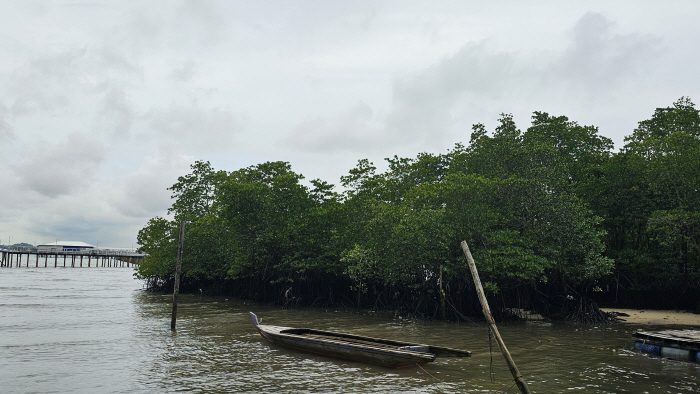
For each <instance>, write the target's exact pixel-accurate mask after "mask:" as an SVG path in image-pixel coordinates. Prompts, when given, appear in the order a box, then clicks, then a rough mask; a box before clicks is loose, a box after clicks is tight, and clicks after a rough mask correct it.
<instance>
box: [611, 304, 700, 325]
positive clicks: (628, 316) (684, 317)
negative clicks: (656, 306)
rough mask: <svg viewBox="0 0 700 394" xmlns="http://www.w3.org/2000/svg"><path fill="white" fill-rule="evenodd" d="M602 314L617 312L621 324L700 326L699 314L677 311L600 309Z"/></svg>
mask: <svg viewBox="0 0 700 394" xmlns="http://www.w3.org/2000/svg"><path fill="white" fill-rule="evenodd" d="M601 310H602V311H604V312H617V313H620V314H621V315H619V316H618V318H620V319H621V320H623V321H622V322H623V323H626V324H649V325H686V326H700V314H696V313H691V312H685V311H677V310H647V309H622V308H601Z"/></svg>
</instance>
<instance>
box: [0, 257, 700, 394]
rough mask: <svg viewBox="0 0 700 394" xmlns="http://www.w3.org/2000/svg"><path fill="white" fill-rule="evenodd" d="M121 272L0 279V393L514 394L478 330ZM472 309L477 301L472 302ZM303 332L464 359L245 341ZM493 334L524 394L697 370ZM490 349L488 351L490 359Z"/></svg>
mask: <svg viewBox="0 0 700 394" xmlns="http://www.w3.org/2000/svg"><path fill="white" fill-rule="evenodd" d="M132 274H133V270H131V269H128V268H104V269H103V268H100V269H79V268H65V269H63V268H9V269H8V268H2V269H0V392H2V393H171V392H196V393H236V392H260V393H274V392H288V393H317V392H325V393H370V392H379V393H457V392H470V393H496V392H505V393H517V392H518V390H517V388H516V387H515V386H514V385H513V384H512V378H511V376H510V373H509V371H508V368H507V366H506V364H505V362H504V361H503V358H502V356H501V354H500V352H499V350H498V347H497V345H496V343H495V341H491V342H489V337H488V331H487V328H486V326H485V324H483V323H460V324H456V323H434V322H423V321H411V320H403V319H399V318H397V317H395V316H390V315H385V314H382V315H375V314H371V313H357V312H354V311H343V310H325V309H301V310H284V309H280V308H274V307H270V306H266V305H258V304H254V303H246V302H242V301H237V300H230V299H226V298H223V297H220V298H219V297H217V298H209V297H200V296H192V295H181V296H180V299H179V300H180V302H179V305H178V330H177V332H176V333H175V334H173V333H171V331H170V311H171V304H170V303H171V301H172V296H167V295H158V294H151V293H148V292H145V291H143V290H142V283H141V282H139V281H137V280H135V279H133V277H132ZM475 302H476V301H475ZM249 311H254V312H256V313H257V314H258V316H260V317H262V319H263V322H264V323H267V324H274V325H282V326H293V327H298V326H306V327H312V328H318V329H324V330H334V331H342V332H348V333H354V334H361V335H367V336H373V337H381V338H390V339H400V340H406V341H412V342H418V343H427V344H434V345H440V346H449V347H454V348H460V349H466V350H471V351H472V352H473V354H472V357H471V358H468V359H438V360H437V361H436V362H434V363H431V364H428V365H426V366H423V367H422V368H419V367H413V368H406V369H399V370H392V369H387V368H383V367H379V366H372V365H366V364H361V363H355V362H349V361H344V360H336V359H331V358H325V357H322V356H316V355H311V354H306V353H302V352H298V351H294V350H288V349H285V348H282V347H279V346H276V345H273V344H270V343H268V342H265V341H264V340H262V338H260V336H259V335H258V334H257V333H256V331H255V329H254V327H253V326H252V323H251V322H250V318H249V316H248V312H249ZM659 328H660V327H653V326H642V325H640V326H632V325H614V326H600V327H593V326H589V327H584V326H576V325H571V324H561V323H559V324H549V323H540V322H530V323H499V330H500V332H501V335H502V336H503V338H504V340H505V343H506V345H507V346H508V348H509V350H510V351H511V354H512V356H513V359H514V360H515V362H516V363H517V364H518V367H519V368H520V371H521V372H522V373H523V375H524V377H525V379H526V381H527V382H528V385H529V387H530V390H531V391H532V392H533V393H571V392H581V393H698V392H700V364H695V363H686V362H680V361H674V360H665V359H660V358H653V357H648V356H645V355H641V354H639V353H636V352H634V351H632V350H631V349H632V345H633V341H632V337H631V335H632V332H633V331H634V330H635V329H646V330H653V329H659ZM490 349H492V351H490Z"/></svg>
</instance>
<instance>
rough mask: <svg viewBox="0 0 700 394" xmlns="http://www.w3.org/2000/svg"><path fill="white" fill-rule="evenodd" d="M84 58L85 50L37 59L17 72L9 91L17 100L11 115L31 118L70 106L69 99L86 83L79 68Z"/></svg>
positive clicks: (11, 107)
mask: <svg viewBox="0 0 700 394" xmlns="http://www.w3.org/2000/svg"><path fill="white" fill-rule="evenodd" d="M85 54H86V50H85V49H84V48H82V49H73V50H69V51H64V52H60V53H56V54H52V55H46V56H43V57H39V58H36V59H34V60H31V61H30V62H28V63H27V64H25V65H23V66H22V67H19V68H17V69H16V70H15V72H14V75H13V76H12V79H11V82H10V83H9V88H8V93H10V95H11V97H14V102H13V103H12V105H11V106H10V110H11V111H12V113H13V114H14V115H28V114H32V113H35V112H37V111H51V110H54V109H56V108H59V107H65V106H67V105H68V103H69V102H70V99H69V97H70V96H72V95H74V94H75V93H76V92H77V91H79V90H80V89H81V88H82V87H83V85H84V83H85V79H84V78H83V74H82V72H81V71H80V70H79V67H78V66H77V65H78V63H79V62H80V61H81V60H82V59H83V58H84V57H85Z"/></svg>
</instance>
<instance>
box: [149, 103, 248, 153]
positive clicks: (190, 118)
mask: <svg viewBox="0 0 700 394" xmlns="http://www.w3.org/2000/svg"><path fill="white" fill-rule="evenodd" d="M146 118H147V119H148V121H149V124H150V126H151V127H152V128H153V129H154V130H156V131H158V132H159V134H160V135H159V137H160V138H165V139H166V140H170V141H173V142H178V143H180V144H182V145H183V146H186V147H188V148H193V149H196V150H202V149H206V150H208V151H219V150H222V149H227V148H230V147H231V144H232V143H233V139H234V135H235V134H236V133H238V132H240V131H241V130H242V128H243V126H242V122H241V120H240V119H239V117H237V116H236V115H234V114H233V113H231V112H230V111H228V110H224V109H221V108H217V107H215V108H210V109H206V108H200V107H199V106H198V105H197V104H196V103H192V105H189V106H184V105H178V104H172V105H171V106H170V107H169V108H166V109H154V110H151V111H150V112H149V113H148V114H147V115H146Z"/></svg>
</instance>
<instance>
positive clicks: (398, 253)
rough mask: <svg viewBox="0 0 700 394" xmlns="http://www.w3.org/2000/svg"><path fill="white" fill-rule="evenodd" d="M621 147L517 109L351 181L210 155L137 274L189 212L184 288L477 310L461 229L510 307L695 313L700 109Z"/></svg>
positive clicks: (657, 119)
mask: <svg viewBox="0 0 700 394" xmlns="http://www.w3.org/2000/svg"><path fill="white" fill-rule="evenodd" d="M613 148H614V147H613V143H612V141H611V140H610V139H609V138H607V137H604V136H602V135H600V134H599V133H598V129H597V128H596V127H594V126H583V125H579V124H578V123H577V122H575V121H572V120H569V119H568V118H567V117H565V116H552V115H549V114H547V113H542V112H535V113H534V114H533V116H532V124H531V126H530V127H529V128H528V129H527V130H526V131H524V132H522V131H521V130H520V129H518V128H517V126H516V125H515V123H514V122H513V119H512V117H511V116H510V115H505V114H504V115H502V116H501V118H500V119H499V125H498V126H497V127H496V129H495V130H493V131H492V132H488V131H487V130H486V128H485V127H484V125H482V124H476V125H474V126H473V128H472V131H471V136H470V139H469V143H468V145H462V144H456V145H455V147H454V148H453V149H451V150H449V151H448V152H446V153H444V154H431V153H421V154H419V155H417V156H416V157H415V158H400V157H396V156H395V157H393V158H389V159H387V164H388V168H387V170H386V171H383V172H380V171H377V168H376V167H375V166H374V165H373V163H371V162H369V161H368V160H364V159H363V160H359V161H358V164H357V166H356V167H355V168H353V169H351V170H349V172H348V174H347V175H346V176H343V177H342V178H341V185H339V187H336V186H335V185H332V184H329V183H326V182H324V181H321V180H312V181H310V182H306V181H304V177H303V176H302V175H301V174H298V173H296V172H294V171H293V170H292V167H291V165H290V164H289V163H286V162H267V163H262V164H258V165H255V166H251V167H248V168H242V169H239V170H235V171H231V172H228V171H223V170H215V169H214V168H212V167H211V165H210V164H209V163H208V162H202V161H198V162H196V163H195V164H193V165H192V172H191V173H190V174H188V175H184V176H182V177H180V178H179V179H178V182H177V183H176V184H175V185H173V186H172V187H171V188H170V190H171V191H172V193H173V194H172V197H173V205H172V207H171V208H170V210H169V214H170V217H171V218H170V219H166V218H161V217H156V218H153V219H151V220H150V221H149V222H148V223H147V224H146V226H145V227H144V228H143V229H142V230H141V231H140V232H139V234H138V242H139V245H140V247H141V250H142V251H143V252H145V253H147V254H148V255H147V256H146V258H145V261H144V263H143V264H141V265H140V266H139V268H138V270H137V276H138V277H139V278H141V279H144V280H147V281H148V283H149V286H151V287H153V288H160V289H164V290H165V289H169V288H171V286H172V278H173V273H174V270H175V258H176V252H177V235H178V224H179V222H180V220H186V221H187V223H188V224H187V229H186V236H185V253H184V258H183V264H182V267H183V283H182V285H181V291H188V290H189V291H199V290H200V289H201V291H202V292H204V293H207V294H227V295H230V296H233V297H239V298H244V299H251V300H256V301H260V302H268V303H277V304H282V305H286V306H295V305H314V306H336V307H337V306H345V307H348V308H376V309H384V310H397V311H401V312H402V313H407V314H412V315H419V316H423V317H426V318H447V319H466V318H467V316H478V315H480V309H479V304H478V301H477V298H476V295H475V292H474V290H473V284H472V282H471V277H470V274H469V269H468V268H467V265H466V263H465V259H464V256H463V255H462V253H461V249H460V242H461V241H462V240H466V241H467V242H468V243H469V245H470V248H471V250H472V253H473V255H474V258H475V260H476V262H477V266H478V269H479V272H480V276H481V278H482V281H483V282H484V284H485V288H486V289H487V291H488V292H489V300H490V302H491V304H492V309H494V311H495V312H496V313H500V314H501V317H505V316H507V315H509V314H517V311H518V310H521V309H530V310H535V311H537V312H539V313H541V314H543V315H546V316H550V317H558V318H562V319H566V318H572V317H576V316H577V314H580V313H582V312H581V311H582V310H584V311H585V310H588V309H587V308H589V307H590V304H592V302H593V301H596V302H598V303H601V304H604V305H609V306H619V307H645V308H650V307H657V308H674V309H679V308H681V309H682V308H687V309H689V308H700V305H698V304H697V300H698V299H700V297H698V296H699V295H700V201H699V200H700V192H699V191H698V188H699V187H700V116H699V114H698V110H696V109H695V106H694V104H693V103H692V102H691V101H690V100H689V99H687V98H681V99H680V100H678V101H677V102H676V103H674V104H673V106H671V107H668V108H659V109H657V110H656V112H655V113H654V114H653V116H652V117H651V118H650V119H649V120H644V121H642V122H640V123H639V125H638V127H637V128H636V129H635V130H634V131H633V132H632V134H631V135H629V136H628V137H626V138H625V145H624V147H622V149H620V150H619V151H614V150H613ZM592 300H593V301H592ZM584 313H585V312H584Z"/></svg>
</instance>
